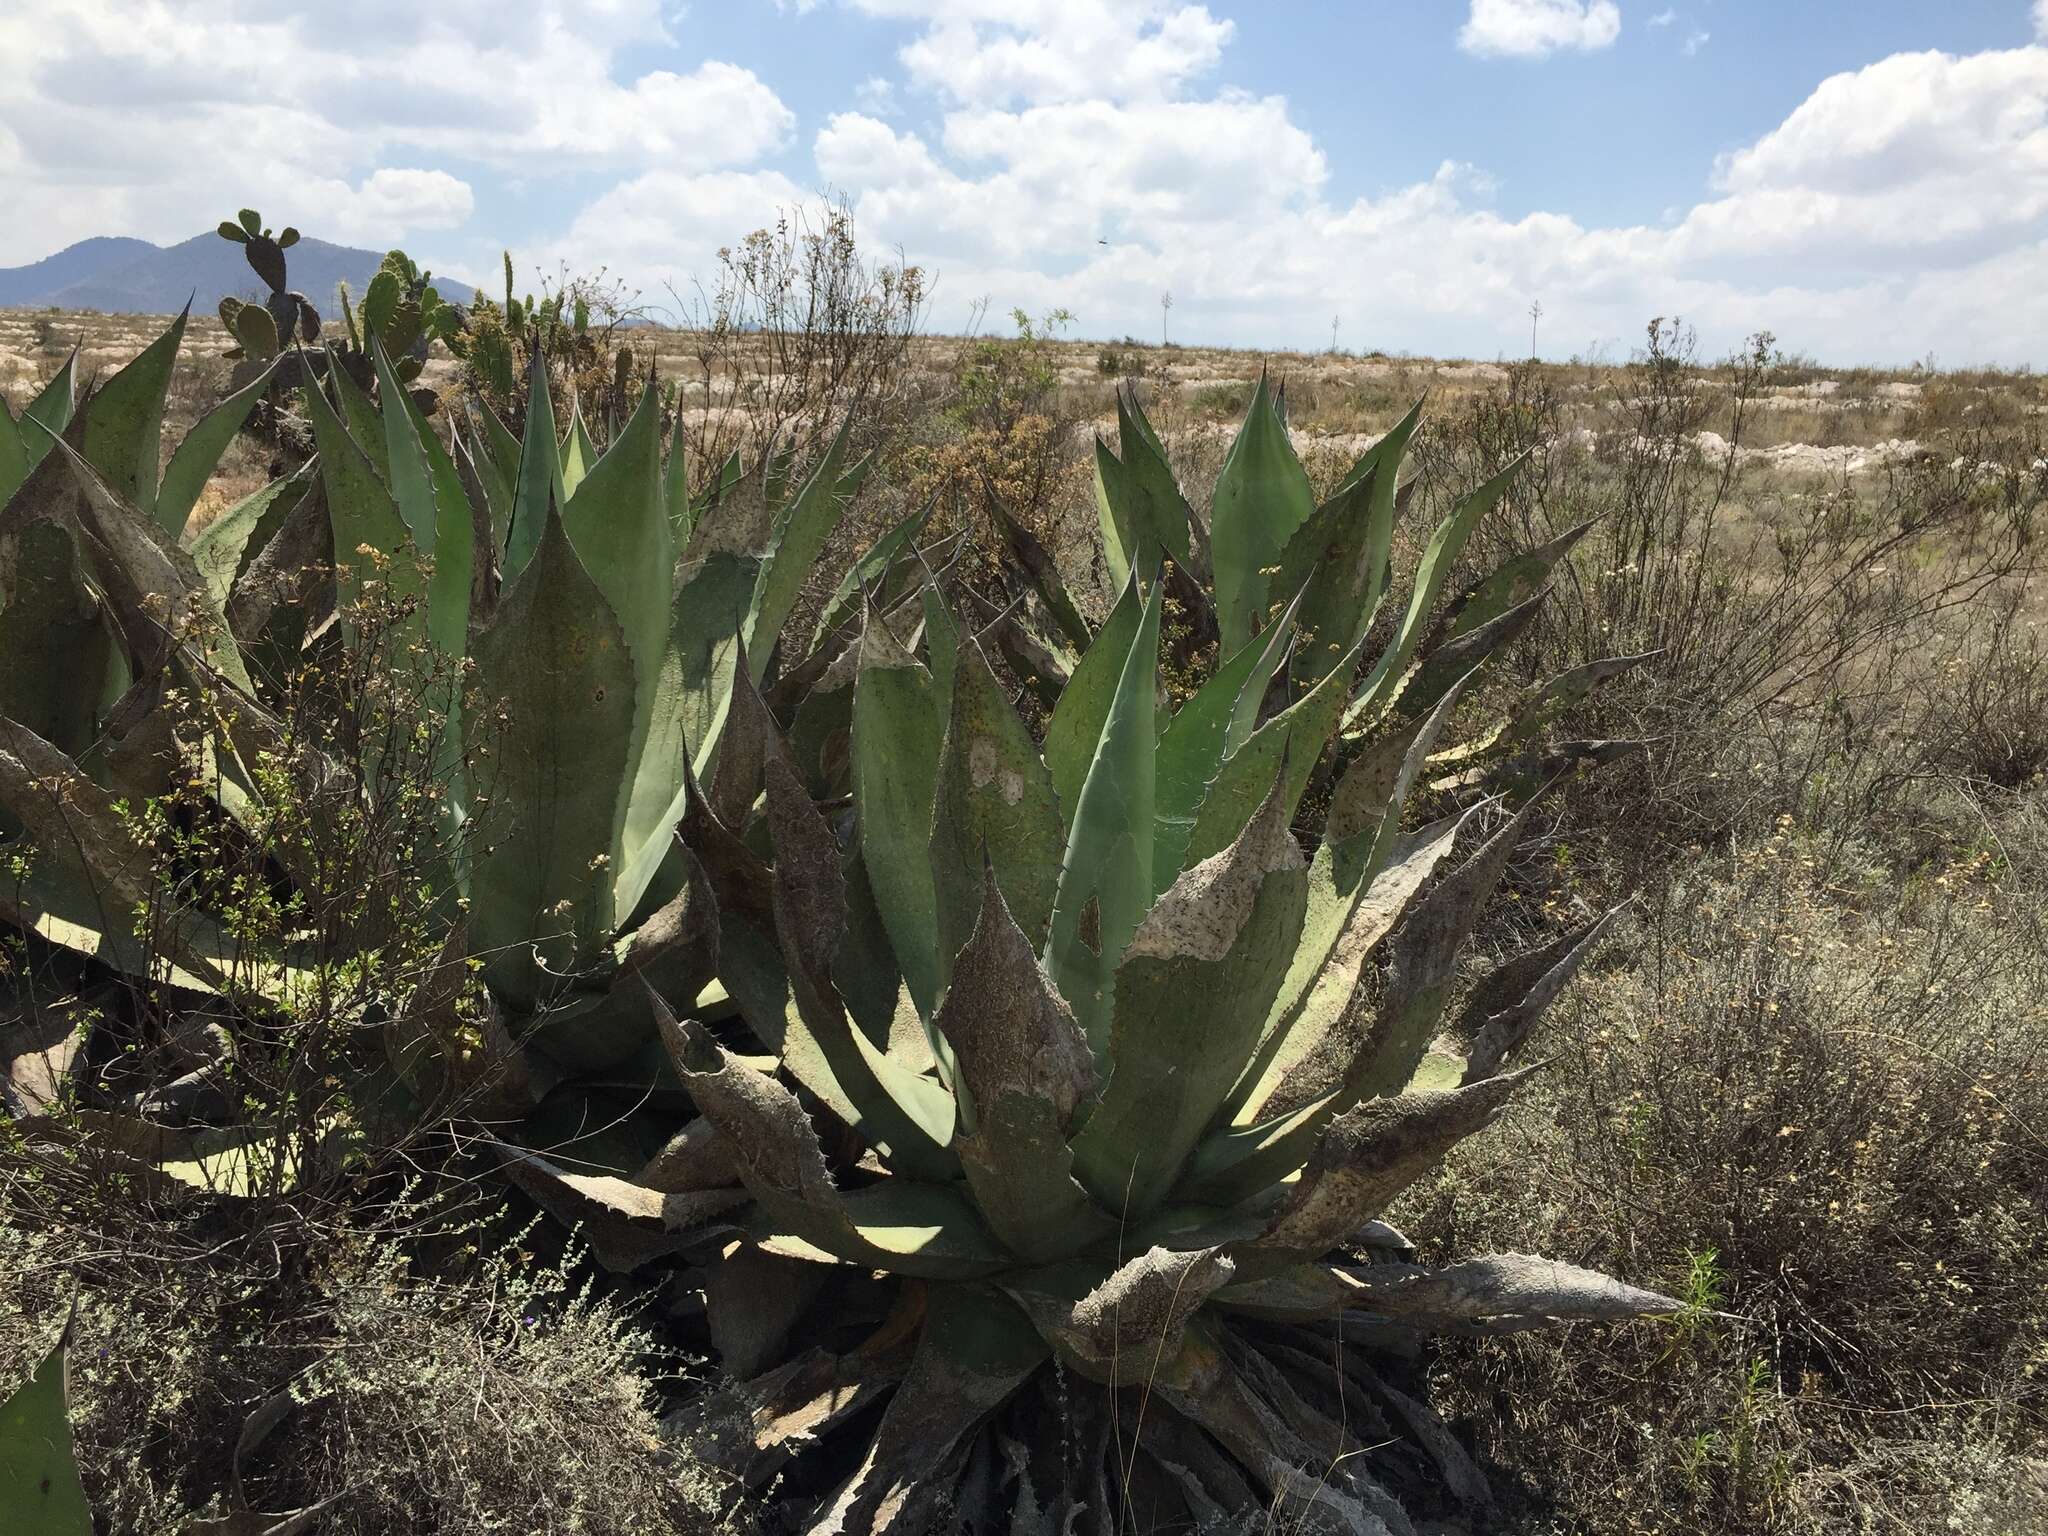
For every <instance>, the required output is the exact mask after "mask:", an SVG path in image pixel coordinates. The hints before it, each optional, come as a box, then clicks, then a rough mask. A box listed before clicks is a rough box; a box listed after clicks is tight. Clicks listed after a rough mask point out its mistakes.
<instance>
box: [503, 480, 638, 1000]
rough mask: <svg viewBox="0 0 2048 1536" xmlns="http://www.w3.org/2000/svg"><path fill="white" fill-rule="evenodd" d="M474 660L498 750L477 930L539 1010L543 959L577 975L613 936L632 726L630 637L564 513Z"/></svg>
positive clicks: (514, 987)
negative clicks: (580, 554)
mask: <svg viewBox="0 0 2048 1536" xmlns="http://www.w3.org/2000/svg"><path fill="white" fill-rule="evenodd" d="M470 651H471V655H472V657H473V659H474V662H475V681H476V687H477V691H478V694H479V695H480V698H481V701H482V702H481V705H480V707H479V708H478V709H477V710H476V711H474V712H473V713H472V714H471V715H470V717H469V718H467V719H465V721H464V728H465V730H466V732H467V733H468V740H469V747H470V750H471V752H472V754H478V753H484V754H488V755H486V756H482V757H481V758H480V761H481V763H482V765H483V766H482V767H481V769H480V771H479V778H478V780H477V784H476V788H477V790H478V792H479V794H481V795H483V796H485V797H487V800H488V809H487V812H486V819H485V821H484V823H483V826H482V829H481V839H482V841H483V842H484V843H485V844H486V847H485V848H484V849H483V850H482V851H481V853H480V855H478V857H477V858H476V861H475V868H474V869H473V871H472V873H471V879H470V902H471V908H470V931H471V936H472V939H473V941H474V943H475V944H476V946H477V949H478V952H479V953H480V954H483V955H485V956H488V957H489V959H488V961H487V966H486V975H487V976H488V977H489V979H490V980H491V981H492V984H493V986H494V987H495V988H496V989H497V990H498V992H499V994H500V995H501V996H503V997H505V998H506V999H507V1000H508V1001H509V1002H511V1003H512V1005H513V1006H514V1007H516V1008H519V1009H521V1010H528V1009H531V1008H532V1007H533V1006H534V1005H535V1003H536V1002H538V1001H539V985H540V978H539V976H538V974H537V973H536V970H535V966H536V964H538V965H541V966H544V967H545V968H546V969H547V970H548V971H551V972H553V973H555V974H557V975H565V974H567V973H569V972H571V971H573V970H576V969H578V968H580V967H581V966H582V965H583V964H586V963H588V961H589V960H590V958H591V957H592V956H593V955H594V954H595V953H596V952H597V947H598V945H599V944H600V943H602V942H603V941H604V940H605V939H606V938H607V937H608V936H609V934H610V932H611V929H612V926H613V918H614V910H613V890H612V880H613V871H614V870H616V869H617V868H618V866H619V861H620V834H621V828H620V819H621V817H620V813H621V809H622V807H621V806H620V804H619V798H620V797H619V784H620V783H621V781H622V780H623V779H624V778H625V775H626V771H627V766H628V762H627V757H626V752H627V746H628V743H629V741H630V738H631V733H632V722H633V686H634V685H633V665H632V660H631V658H630V657H629V656H628V654H627V652H626V642H625V634H624V632H623V631H622V630H621V629H620V627H619V623H618V620H617V619H616V618H615V617H614V616H613V614H612V611H611V608H610V605H609V604H607V603H606V601H605V598H604V594H603V593H602V592H601V591H599V590H598V587H597V584H596V583H595V582H594V581H592V580H591V578H590V575H589V573H588V572H587V571H585V570H584V568H583V563H582V562H581V561H580V560H578V559H577V558H576V551H575V550H574V549H573V548H571V547H570V544H569V540H568V536H567V535H566V534H565V533H564V532H563V530H562V526H561V520H560V519H559V518H556V517H550V518H549V520H548V525H547V529H546V531H545V532H544V533H543V535H542V537H541V540H540V543H539V546H538V548H537V549H536V551H535V553H534V556H533V559H532V560H531V561H529V562H528V564H527V567H526V568H525V569H524V570H522V571H521V572H520V574H519V576H518V578H517V579H516V580H514V581H513V583H512V585H511V586H510V587H509V588H508V589H507V590H506V592H505V594H504V596H503V598H502V599H501V600H500V602H499V604H498V609H497V612H496V613H494V614H493V615H492V616H491V622H490V623H489V624H488V625H487V626H485V627H484V628H483V629H482V630H480V631H478V633H477V635H476V637H475V639H474V641H473V642H472V643H471V647H470ZM500 705H502V709H500V707H499V706H500Z"/></svg>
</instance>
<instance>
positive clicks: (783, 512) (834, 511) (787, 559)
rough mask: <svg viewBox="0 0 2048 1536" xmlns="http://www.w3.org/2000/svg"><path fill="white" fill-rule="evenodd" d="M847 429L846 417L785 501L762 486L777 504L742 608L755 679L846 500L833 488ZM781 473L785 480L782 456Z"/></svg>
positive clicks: (764, 670) (850, 425)
mask: <svg viewBox="0 0 2048 1536" xmlns="http://www.w3.org/2000/svg"><path fill="white" fill-rule="evenodd" d="M852 430H853V419H852V418H851V417H848V418H847V420H846V421H845V422H844V423H842V424H841V426H840V428H839V430H838V432H837V433H835V434H834V435H833V438H832V444H831V446H830V447H829V448H827V449H826V450H825V457H824V458H823V459H821V460H820V461H819V462H818V464H817V466H816V468H814V469H813V470H812V471H811V475H810V478H809V479H808V480H806V481H805V482H804V484H803V487H802V489H800V490H799V491H798V492H797V493H796V495H795V497H794V498H792V499H791V500H790V501H789V502H788V504H787V505H784V504H783V502H782V498H781V496H780V494H779V493H778V492H776V491H771V490H768V489H767V487H766V486H765V485H764V487H763V490H764V494H766V495H767V498H768V503H769V505H770V506H773V507H778V508H780V510H779V511H778V512H777V513H776V516H775V531H774V533H773V534H772V535H771V536H770V539H769V543H768V549H767V552H766V554H765V555H764V557H763V559H762V562H761V575H760V580H759V584H758V585H757V586H756V587H755V589H754V602H753V607H752V608H751V609H750V610H749V611H748V614H747V637H746V638H747V644H748V645H749V646H751V647H752V648H753V651H754V680H755V681H756V682H759V681H760V680H761V679H762V678H763V677H765V676H767V675H768V663H769V660H770V658H771V657H772V656H773V655H774V652H775V644H776V641H777V640H778V639H779V638H780V637H781V634H782V626H783V625H784V624H786V623H787V622H788V621H789V615H790V613H791V611H792V610H793V609H794V608H795V607H796V600H797V596H798V594H799V593H800V592H801V591H802V590H803V584H804V582H805V580H806V579H807V578H808V577H809V576H810V574H811V570H812V568H813V567H814V566H815V565H816V564H817V561H818V557H819V555H821V554H822V553H823V552H824V549H825V542H826V540H828V539H830V538H831V536H832V530H833V529H835V528H837V527H838V526H839V520H840V518H841V517H842V516H844V515H845V512H846V508H847V505H848V503H849V501H850V500H851V497H850V496H847V495H843V494H842V493H841V491H840V489H839V472H840V466H841V465H842V464H843V463H844V461H845V458H846V442H847V435H848V433H850V432H851V431H852ZM783 476H784V479H785V481H786V480H787V478H788V461H787V460H785V462H784V466H783Z"/></svg>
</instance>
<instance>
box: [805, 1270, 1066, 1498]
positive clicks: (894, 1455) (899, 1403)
mask: <svg viewBox="0 0 2048 1536" xmlns="http://www.w3.org/2000/svg"><path fill="white" fill-rule="evenodd" d="M1050 1354H1051V1351H1050V1350H1048V1349H1047V1347H1046V1344H1045V1341H1044V1340H1043V1339H1042V1338H1040V1337H1039V1335H1038V1332H1037V1330H1036V1329H1034V1328H1033V1327H1032V1326H1031V1323H1030V1321H1029V1319H1027V1318H1026V1317H1025V1316H1024V1314H1023V1313H1022V1312H1020V1311H1019V1310H1018V1309H1017V1307H1016V1306H1015V1305H1014V1304H1013V1303H1011V1302H1010V1301H1008V1300H1006V1299H1005V1298H1004V1297H1003V1296H1002V1294H1001V1293H1000V1292H997V1291H994V1290H991V1289H989V1288H988V1287H985V1286H937V1287H934V1288H933V1290H932V1292H931V1295H930V1299H929V1301H928V1303H927V1311H926V1316H925V1324H924V1333H923V1335H922V1336H921V1337H920V1338H919V1340H918V1344H917V1353H916V1355H915V1356H914V1357H913V1358H912V1361H911V1366H910V1373H909V1375H907V1376H906V1377H905V1378H904V1380H903V1384H902V1385H901V1386H900V1387H898V1388H897V1389H896V1395H895V1397H894V1398H892V1399H891V1400H890V1403H889V1408H888V1411H887V1412H886V1413H885V1414H884V1415H883V1416H882V1422H881V1425H880V1427H879V1428H878V1429H877V1430H876V1431H875V1438H874V1441H873V1443H872V1444H871V1445H870V1446H869V1448H868V1453H867V1456H866V1458H865V1459H864V1460H863V1461H862V1463H861V1465H860V1468H859V1470H857V1471H856V1472H855V1473H854V1475H853V1476H852V1477H851V1478H850V1479H849V1480H848V1481H847V1482H846V1484H845V1485H844V1486H843V1487H841V1488H840V1489H839V1490H838V1491H837V1492H836V1493H834V1494H833V1495H832V1497H831V1498H830V1499H828V1500H827V1501H826V1502H825V1505H824V1507H823V1508H822V1509H821V1510H820V1511H819V1513H818V1515H817V1516H816V1517H815V1518H814V1519H813V1520H812V1521H811V1523H810V1524H809V1525H808V1526H807V1527H806V1528H805V1530H806V1536H922V1533H924V1532H927V1531H931V1530H935V1529H937V1528H938V1522H939V1520H940V1519H941V1518H942V1506H943V1505H944V1503H945V1502H946V1500H947V1496H948V1494H949V1493H950V1491H951V1488H950V1480H949V1479H948V1478H946V1477H944V1476H942V1475H941V1473H942V1470H943V1469H945V1468H946V1467H947V1466H948V1465H949V1464H950V1462H951V1461H952V1460H953V1458H954V1456H955V1448H956V1447H957V1446H958V1445H959V1444H960V1442H961V1441H962V1440H964V1439H966V1438H967V1437H968V1436H970V1435H972V1434H973V1433H974V1432H975V1431H976V1430H978V1429H979V1428H980V1427H981V1423H982V1421H983V1420H984V1419H986V1418H987V1417H988V1416H989V1415H990V1414H991V1413H993V1412H995V1410H996V1409H998V1408H1000V1407H1001V1406H1002V1405H1003V1404H1004V1403H1005V1402H1007V1401H1008V1400H1009V1398H1010V1396H1011V1394H1012V1393H1014V1392H1015V1391H1016V1390H1017V1389H1018V1388H1019V1387H1021V1386H1023V1385H1024V1383H1025V1382H1026V1381H1027V1380H1028V1379H1029V1378H1030V1377H1031V1376H1032V1375H1033V1374H1034V1373H1035V1372H1036V1371H1037V1370H1038V1368H1039V1367H1040V1366H1041V1365H1043V1364H1044V1363H1045V1362H1046V1360H1047V1359H1048V1358H1049V1357H1050Z"/></svg>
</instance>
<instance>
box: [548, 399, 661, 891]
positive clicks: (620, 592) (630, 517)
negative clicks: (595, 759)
mask: <svg viewBox="0 0 2048 1536" xmlns="http://www.w3.org/2000/svg"><path fill="white" fill-rule="evenodd" d="M564 483H565V484H566V476H565V480H564ZM562 529H563V531H564V532H565V533H567V534H568V536H569V542H570V543H571V544H572V545H574V546H575V549H576V556H577V558H578V559H579V560H581V561H582V562H583V566H584V569H585V570H587V571H588V572H589V573H590V579H591V580H592V581H593V582H595V583H596V584H597V589H598V590H599V591H600V592H602V593H603V594H604V597H605V602H606V603H607V604H608V605H609V606H610V608H611V610H612V612H613V613H614V614H615V615H616V616H617V618H618V622H619V629H620V632H621V634H622V635H623V637H624V640H625V646H626V652H627V655H628V656H629V657H630V658H631V661H632V666H633V683H634V700H635V705H636V707H635V709H634V712H633V718H632V723H631V732H630V735H629V737H628V739H627V742H626V744H625V749H624V750H625V754H626V764H627V773H626V780H625V787H624V790H623V792H622V805H621V813H622V815H623V817H624V848H625V852H626V854H627V856H628V857H629V858H636V857H637V856H638V855H639V853H640V851H641V850H642V849H643V848H645V847H646V846H647V845H648V844H649V842H650V840H651V839H652V840H659V841H660V842H661V843H662V844H664V845H665V844H666V842H667V839H668V836H669V833H670V832H671V831H672V830H673V829H674V827H675V819H674V817H673V816H672V815H671V814H670V809H671V807H672V806H673V805H674V802H675V799H676V794H677V791H678V790H680V789H681V788H682V775H681V772H680V770H679V767H678V761H677V757H676V756H675V755H665V754H668V753H670V752H671V750H672V747H673V745H674V744H673V743H671V742H670V741H669V740H667V739H663V740H662V741H661V743H660V746H661V748H662V751H660V752H653V751H650V750H649V747H650V745H651V744H652V743H653V740H654V736H655V731H656V727H655V723H654V711H655V709H656V708H657V706H658V705H659V704H660V703H661V702H663V701H662V697H661V695H662V688H661V682H662V678H661V673H662V667H663V658H664V653H665V651H666V650H667V648H668V644H669V640H670V629H671V615H672V609H671V601H672V596H673V594H672V591H671V586H672V583H673V581H674V573H675V564H676V552H675V545H674V542H673V540H672V537H671V533H670V529H669V523H668V514H667V511H666V509H665V508H664V507H663V506H662V501H661V405H660V401H659V399H658V398H657V396H656V394H655V391H654V386H653V384H652V382H651V381H650V382H649V384H648V387H647V388H646V390H644V391H643V392H642V393H641V396H640V404H639V407H638V408H637V409H636V410H635V411H634V412H633V416H632V419H631V420H630V421H628V422H627V424H626V428H625V430H624V431H623V432H621V433H620V434H619V435H618V437H617V438H616V439H615V440H614V441H613V443H612V445H611V447H610V448H609V449H607V450H606V452H605V454H604V457H603V458H601V459H598V460H596V461H595V462H594V463H591V464H590V465H589V466H588V467H587V469H586V471H585V473H583V474H582V475H580V476H578V477H577V483H576V489H575V490H574V491H573V492H571V493H570V496H569V501H568V504H567V505H566V506H564V507H563V508H562ZM663 735H664V738H665V737H666V732H664V733H663ZM677 810H678V811H679V810H680V808H679V807H678V808H677ZM630 915H631V909H630V908H626V909H624V910H621V911H619V912H617V913H616V920H617V921H619V922H621V923H623V922H625V921H626V919H627V918H628V917H629V916H630Z"/></svg>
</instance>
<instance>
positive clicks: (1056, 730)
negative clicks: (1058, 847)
mask: <svg viewBox="0 0 2048 1536" xmlns="http://www.w3.org/2000/svg"><path fill="white" fill-rule="evenodd" d="M1144 611H1145V598H1144V594H1143V593H1142V592H1140V591H1139V588H1138V583H1137V582H1136V581H1135V580H1127V581H1126V582H1125V583H1124V587H1123V592H1122V595H1121V596H1119V597H1118V598H1117V600H1116V606H1115V607H1114V608H1112V609H1110V611H1109V617H1108V618H1107V619H1105V620H1103V623H1102V628H1101V630H1100V631H1099V632H1098V633H1097V634H1096V636H1095V639H1094V640H1093V642H1091V643H1089V645H1088V647H1087V649H1086V650H1085V651H1084V652H1083V653H1082V655H1081V664H1080V665H1079V666H1077V667H1076V668H1075V669H1074V672H1073V676H1072V677H1070V678H1069V679H1068V680H1067V683H1066V686H1065V687H1064V688H1062V689H1061V690H1060V695H1059V702H1058V703H1057V704H1055V705H1054V706H1053V711H1052V718H1051V720H1049V721H1048V722H1047V723H1046V727H1045V751H1044V756H1045V766H1046V769H1047V771H1048V772H1049V773H1051V775H1052V787H1053V792H1054V793H1055V794H1057V795H1058V796H1059V805H1060V816H1061V817H1062V818H1063V821H1064V824H1065V825H1066V826H1068V827H1069V828H1071V827H1072V825H1073V821H1074V815H1075V811H1076V809H1077V807H1078V806H1079V805H1080V802H1081V786H1082V785H1083V784H1084V783H1086V782H1087V779H1088V770H1089V769H1090V768H1091V767H1092V766H1093V765H1094V762H1095V752H1096V748H1097V747H1099V746H1100V745H1101V743H1102V727H1103V723H1104V722H1105V721H1107V720H1108V719H1109V711H1110V705H1111V703H1112V701H1114V700H1115V698H1116V696H1117V687H1118V684H1119V683H1120V682H1121V681H1122V679H1123V675H1124V668H1125V665H1126V664H1127V663H1128V661H1129V659H1130V655H1131V642H1132V641H1133V640H1134V639H1135V638H1136V636H1137V634H1138V630H1139V627H1140V619H1141V615H1142V614H1143V613H1144Z"/></svg>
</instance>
